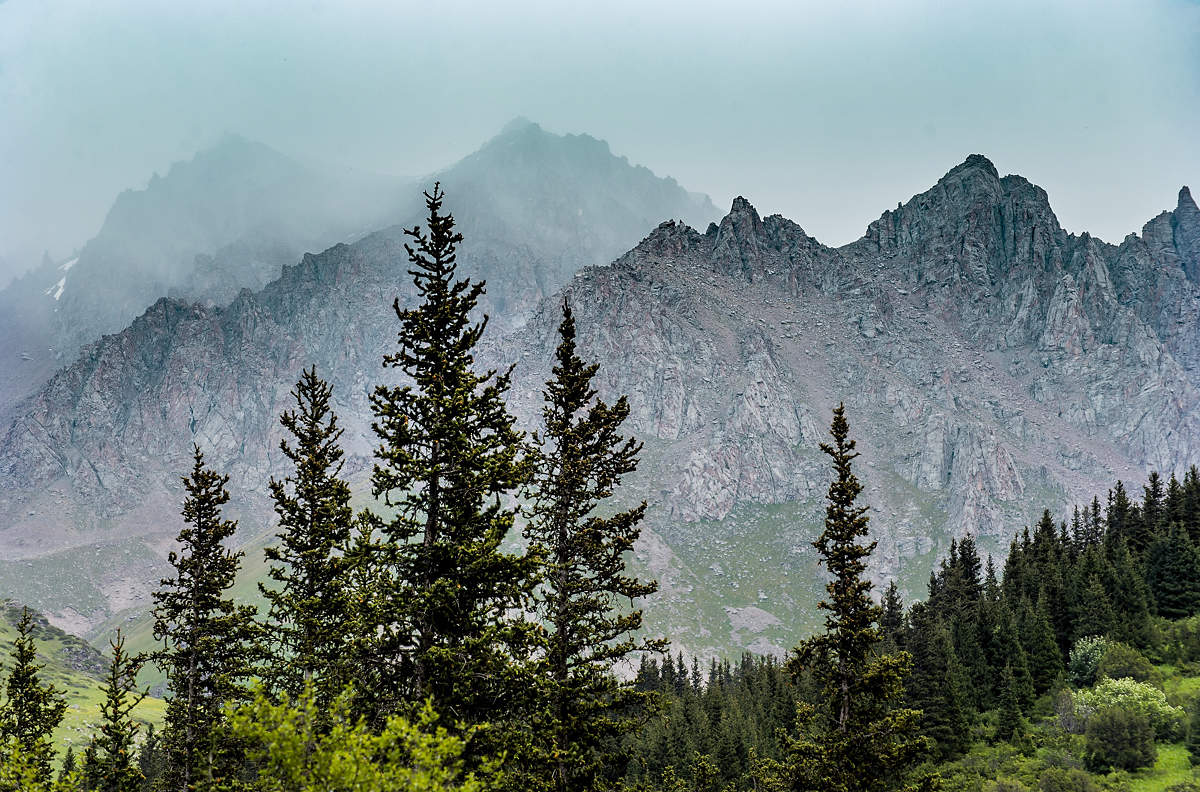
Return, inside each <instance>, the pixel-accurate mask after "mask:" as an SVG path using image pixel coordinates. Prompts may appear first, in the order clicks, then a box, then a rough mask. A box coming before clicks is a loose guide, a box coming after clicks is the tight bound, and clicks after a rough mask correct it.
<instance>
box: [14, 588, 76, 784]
mask: <svg viewBox="0 0 1200 792" xmlns="http://www.w3.org/2000/svg"><path fill="white" fill-rule="evenodd" d="M34 630H35V627H34V622H33V614H32V613H31V612H30V610H29V608H23V609H22V610H21V618H20V620H19V621H18V622H17V637H16V640H14V641H13V653H12V670H11V671H9V674H8V680H7V682H6V683H5V686H4V695H5V697H4V700H3V703H0V739H3V740H11V741H12V742H13V744H14V746H15V747H16V748H17V750H19V751H20V752H21V754H22V755H23V756H24V757H25V760H26V761H28V762H30V763H31V765H32V768H33V771H34V773H35V775H36V776H37V778H38V779H39V780H41V781H43V782H45V783H49V781H50V779H51V773H50V765H51V763H52V762H53V761H54V754H55V750H54V743H53V741H52V740H51V734H52V733H53V732H54V730H55V729H57V728H58V726H59V724H60V723H62V719H63V716H64V715H65V714H66V711H67V700H66V697H65V695H64V694H63V692H62V691H61V690H59V689H58V688H57V687H55V686H54V685H53V684H52V683H50V682H47V681H45V680H44V679H43V674H42V671H43V670H44V669H45V665H43V664H42V663H39V662H38V660H37V642H36V641H35V640H34Z"/></svg>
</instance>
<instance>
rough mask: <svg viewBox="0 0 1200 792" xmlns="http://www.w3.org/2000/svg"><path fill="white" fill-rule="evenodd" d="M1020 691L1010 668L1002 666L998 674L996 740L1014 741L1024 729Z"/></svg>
mask: <svg viewBox="0 0 1200 792" xmlns="http://www.w3.org/2000/svg"><path fill="white" fill-rule="evenodd" d="M1021 698H1022V690H1021V688H1020V684H1019V683H1018V681H1017V677H1016V675H1015V674H1013V670H1012V666H1007V665H1006V666H1004V671H1003V672H1002V673H1001V674H1000V712H999V715H998V717H997V719H996V738H997V739H1000V740H1015V739H1017V738H1018V737H1019V736H1020V735H1021V732H1022V731H1023V730H1024V728H1025V724H1024V720H1023V719H1022V717H1021V710H1022V701H1021Z"/></svg>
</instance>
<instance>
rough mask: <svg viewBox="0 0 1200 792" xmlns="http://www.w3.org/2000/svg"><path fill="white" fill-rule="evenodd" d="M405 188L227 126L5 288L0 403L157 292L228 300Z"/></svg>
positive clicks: (365, 225)
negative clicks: (316, 163)
mask: <svg viewBox="0 0 1200 792" xmlns="http://www.w3.org/2000/svg"><path fill="white" fill-rule="evenodd" d="M408 192H411V191H407V190H402V189H401V188H400V187H399V186H398V185H396V184H394V183H391V182H389V181H387V180H384V179H382V178H379V177H372V176H366V175H361V174H332V173H326V172H322V171H320V170H317V169H315V168H313V167H311V166H307V165H303V164H301V163H298V162H296V161H294V160H292V159H290V158H288V157H286V156H284V155H282V154H280V153H278V152H276V151H274V150H272V149H271V148H269V147H268V146H265V145H263V144H261V143H257V142H254V141H250V140H247V139H245V138H242V137H239V136H236V135H226V136H225V137H224V138H223V139H222V140H221V141H220V142H218V143H217V144H216V145H215V146H213V147H212V148H209V149H206V150H204V151H201V152H200V153H198V154H197V155H196V156H195V157H194V158H193V159H191V160H190V161H187V162H179V163H176V164H175V165H173V166H172V167H171V169H170V170H169V171H168V172H167V174H166V175H165V176H161V177H160V176H159V175H158V174H155V175H154V176H153V178H151V180H150V182H149V184H148V185H147V186H146V187H145V188H144V189H141V190H126V191H125V192H122V193H121V194H120V195H118V196H117V198H116V200H115V201H114V202H113V205H112V207H111V208H110V209H109V212H108V216H107V217H106V218H105V221H104V224H103V226H102V227H101V228H100V231H99V232H98V233H97V234H96V236H95V237H93V238H92V239H91V240H90V241H89V242H88V243H87V244H86V245H84V247H83V248H82V250H80V251H79V252H78V254H77V255H73V256H71V257H70V258H69V259H66V260H63V261H50V260H48V259H46V260H43V262H42V264H41V265H40V266H39V267H38V268H37V269H35V270H33V271H32V272H30V273H27V274H26V275H25V276H23V277H21V278H19V279H17V280H16V281H14V282H13V283H12V284H10V285H9V286H8V287H7V288H5V289H4V290H3V291H0V305H3V306H4V307H5V308H6V309H7V310H5V311H4V312H3V316H4V319H2V320H0V321H2V322H3V323H4V327H3V328H0V329H3V330H4V332H3V333H2V334H0V412H3V410H4V408H5V407H6V406H9V405H11V404H12V403H13V402H15V401H16V400H17V399H19V398H20V397H22V396H25V395H27V394H29V393H32V392H33V391H34V390H35V389H36V388H37V387H38V386H40V385H41V384H42V383H43V382H44V381H45V380H46V378H47V377H48V376H49V374H50V373H51V372H53V371H54V369H55V368H58V367H60V366H62V365H65V364H67V363H69V362H70V361H71V360H73V359H74V358H75V354H76V352H77V351H78V349H79V347H80V346H82V345H83V344H85V343H88V342H90V341H93V340H95V339H97V338H99V337H100V336H101V335H102V334H105V333H115V332H118V331H119V330H121V329H122V328H124V327H125V326H126V325H127V324H128V323H129V321H130V320H131V319H133V318H134V317H135V316H137V315H138V314H140V313H141V312H142V311H144V310H145V309H146V307H147V306H149V305H150V304H151V303H153V302H154V301H155V300H156V299H158V298H159V297H162V296H166V295H171V296H175V297H178V298H180V299H184V300H189V301H200V302H204V303H206V304H211V305H215V304H223V303H227V302H229V300H231V299H232V298H233V297H234V295H236V294H237V292H238V291H239V290H240V289H243V288H250V289H259V288H262V286H264V285H265V284H266V283H267V282H269V281H271V280H274V279H275V278H276V277H278V275H279V272H280V270H281V268H282V267H283V265H284V264H287V263H291V262H294V261H295V260H296V259H297V258H298V257H299V256H300V255H301V254H302V253H303V252H304V251H306V250H319V249H323V248H325V247H327V246H329V245H331V244H333V243H334V242H336V241H338V240H341V239H344V238H347V237H348V236H350V235H361V234H362V233H364V232H366V231H369V230H373V229H375V228H378V227H379V226H381V225H383V224H384V223H385V222H386V221H385V218H388V217H391V216H393V215H394V213H395V211H396V208H397V207H398V206H399V205H400V195H401V194H402V193H404V194H406V195H407V193H408Z"/></svg>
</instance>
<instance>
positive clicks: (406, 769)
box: [229, 688, 499, 792]
mask: <svg viewBox="0 0 1200 792" xmlns="http://www.w3.org/2000/svg"><path fill="white" fill-rule="evenodd" d="M349 705H350V695H349V693H346V694H343V695H342V696H340V697H339V698H338V699H337V700H336V701H335V702H334V703H333V706H332V707H331V708H330V709H329V710H328V711H323V710H320V709H319V708H318V707H317V706H316V705H315V704H314V703H313V699H312V691H311V688H310V689H309V690H308V691H306V692H305V693H304V694H302V695H301V696H300V698H299V699H297V700H296V701H295V702H291V701H288V700H287V698H286V697H285V698H284V700H283V701H282V702H281V703H279V704H274V703H272V702H271V701H270V700H268V699H267V698H266V696H264V695H263V694H262V693H261V692H260V693H258V694H257V695H256V696H255V699H254V701H252V702H250V703H248V704H245V705H243V706H241V707H238V708H236V709H231V710H230V711H229V719H230V724H231V727H232V730H233V733H234V735H235V736H236V737H237V738H238V739H240V740H243V741H245V743H246V744H247V745H248V746H249V758H250V759H251V761H252V762H253V763H254V764H255V765H256V766H257V767H258V768H259V777H258V784H257V786H256V789H259V790H262V792H485V791H486V790H489V789H492V788H494V787H493V786H492V784H494V783H496V782H497V781H498V779H499V776H498V770H497V768H498V762H492V763H490V764H486V765H485V767H484V774H486V776H487V778H486V780H485V779H483V778H480V777H478V776H476V775H475V774H473V773H464V772H463V751H464V749H465V747H466V743H465V741H464V739H463V738H460V737H458V736H455V735H452V734H450V733H449V732H447V730H446V729H445V728H442V727H438V728H433V726H432V724H434V723H435V722H436V721H437V716H436V714H435V712H434V710H433V706H432V704H430V703H429V702H426V704H425V706H424V707H423V708H422V709H421V710H420V712H419V713H418V717H417V721H416V722H415V723H413V722H410V721H409V720H407V719H405V718H401V717H391V718H389V719H388V721H387V724H386V725H385V726H384V728H383V730H382V731H381V732H379V733H378V734H376V733H375V732H373V731H372V730H371V729H369V728H368V727H367V725H366V723H365V721H364V720H362V719H361V718H358V719H356V718H353V717H352V716H351V715H350V706H349ZM469 735H470V732H468V738H469Z"/></svg>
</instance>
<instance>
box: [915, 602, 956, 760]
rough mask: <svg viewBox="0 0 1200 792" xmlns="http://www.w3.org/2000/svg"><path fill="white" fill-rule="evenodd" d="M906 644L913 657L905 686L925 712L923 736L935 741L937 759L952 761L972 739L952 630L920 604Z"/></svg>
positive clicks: (923, 716)
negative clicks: (951, 637)
mask: <svg viewBox="0 0 1200 792" xmlns="http://www.w3.org/2000/svg"><path fill="white" fill-rule="evenodd" d="M905 643H906V646H905V648H906V649H907V650H908V652H909V653H910V654H911V656H912V671H911V673H910V674H909V675H908V678H907V679H906V680H905V684H904V687H905V691H906V694H907V700H908V703H909V705H910V706H911V707H912V708H913V709H917V710H920V711H921V713H922V714H921V733H922V734H924V735H926V736H927V737H929V738H930V739H932V740H933V743H934V750H935V754H936V756H937V758H938V759H940V760H942V761H945V760H948V759H950V758H952V757H954V756H955V755H957V754H958V753H960V752H961V751H962V750H963V749H965V748H966V747H967V745H968V742H969V740H970V736H971V735H970V726H971V708H970V702H969V700H968V696H967V691H966V680H965V678H964V673H963V669H962V666H961V664H960V663H959V662H958V657H957V656H956V655H955V653H954V645H953V643H952V642H951V640H950V631H949V630H947V629H946V626H945V625H944V624H943V623H941V621H939V620H938V619H937V618H936V617H935V616H934V615H933V614H932V613H930V609H929V608H927V607H924V606H922V605H917V606H914V607H913V609H912V629H911V630H910V631H909V635H908V639H907V641H906V642H905Z"/></svg>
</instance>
